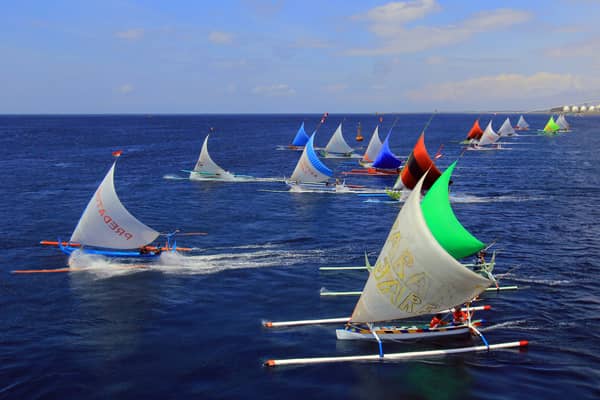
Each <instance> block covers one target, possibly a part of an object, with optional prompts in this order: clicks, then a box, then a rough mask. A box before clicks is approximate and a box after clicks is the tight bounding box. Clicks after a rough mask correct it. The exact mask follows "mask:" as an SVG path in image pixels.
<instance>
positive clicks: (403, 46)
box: [346, 1, 531, 56]
mask: <svg viewBox="0 0 600 400" xmlns="http://www.w3.org/2000/svg"><path fill="white" fill-rule="evenodd" d="M415 3H416V2H415ZM418 3H419V4H420V5H421V6H422V7H420V8H418V7H417V9H416V10H412V11H411V12H405V13H401V12H396V13H390V15H389V16H386V15H385V14H383V13H381V12H377V13H374V12H373V10H371V11H369V12H368V13H367V14H366V16H365V17H364V18H365V19H367V20H368V21H369V22H370V26H369V29H370V31H371V32H373V33H374V34H375V35H377V36H378V37H380V38H381V39H382V40H383V43H382V45H381V46H379V47H377V46H375V47H369V48H354V49H350V50H348V51H346V54H347V55H354V56H367V55H368V56H372V55H386V54H400V53H412V52H417V51H422V50H426V49H430V48H434V47H442V46H448V45H452V44H456V43H460V42H463V41H465V40H467V39H469V38H470V37H472V36H474V35H476V34H479V33H483V32H487V31H494V30H501V29H505V28H508V27H510V26H513V25H516V24H520V23H523V22H526V21H528V20H529V19H530V18H531V16H530V14H529V13H527V12H525V11H519V10H512V9H497V10H490V11H486V12H484V13H478V14H474V15H473V16H471V17H470V18H467V19H465V20H463V21H461V22H460V23H458V24H454V25H446V26H416V27H414V28H407V27H405V26H404V25H403V23H405V22H407V21H411V20H414V19H417V18H422V17H423V16H425V15H426V14H427V13H429V12H431V11H434V10H437V9H438V7H439V6H438V5H437V3H435V2H427V1H422V2H418ZM390 4H396V3H390ZM403 4H404V3H403ZM387 6H389V5H386V6H382V7H387ZM378 8H380V7H378ZM378 8H375V9H374V10H377V9H378ZM386 18H387V19H386Z"/></svg>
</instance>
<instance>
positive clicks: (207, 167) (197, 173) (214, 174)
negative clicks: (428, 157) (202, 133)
mask: <svg viewBox="0 0 600 400" xmlns="http://www.w3.org/2000/svg"><path fill="white" fill-rule="evenodd" d="M209 137H210V135H206V138H204V143H203V144H202V151H200V157H198V161H197V162H196V166H195V167H194V170H193V171H190V179H192V180H219V181H235V180H236V179H235V175H234V174H232V173H231V172H228V171H225V170H224V169H223V168H221V167H219V166H218V165H217V164H216V163H215V162H214V161H213V160H212V158H211V157H210V154H208V138H209Z"/></svg>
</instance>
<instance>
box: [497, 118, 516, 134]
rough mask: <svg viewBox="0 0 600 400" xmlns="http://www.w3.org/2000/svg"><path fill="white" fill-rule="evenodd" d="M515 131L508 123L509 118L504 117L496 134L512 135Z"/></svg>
mask: <svg viewBox="0 0 600 400" xmlns="http://www.w3.org/2000/svg"><path fill="white" fill-rule="evenodd" d="M515 133H516V132H515V129H514V128H513V127H512V125H511V124H510V118H509V117H506V119H505V120H504V123H503V124H502V126H501V127H500V129H498V134H499V135H504V136H510V135H514V134H515Z"/></svg>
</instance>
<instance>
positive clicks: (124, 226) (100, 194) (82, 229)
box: [71, 161, 158, 250]
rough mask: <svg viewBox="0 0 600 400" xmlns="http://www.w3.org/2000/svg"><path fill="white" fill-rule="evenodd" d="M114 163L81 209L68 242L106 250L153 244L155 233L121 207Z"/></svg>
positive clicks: (156, 234) (156, 235)
mask: <svg viewBox="0 0 600 400" xmlns="http://www.w3.org/2000/svg"><path fill="white" fill-rule="evenodd" d="M116 164H117V162H116V161H115V162H114V163H113V165H112V167H111V168H110V170H109V171H108V173H107V174H106V176H105V177H104V180H103V181H102V183H101V184H100V186H98V189H97V190H96V193H94V196H93V197H92V198H91V200H90V202H89V203H88V205H87V207H86V208H85V210H84V212H83V214H82V215H81V218H79V222H78V223H77V226H76V227H75V231H73V234H72V235H71V242H75V243H81V244H82V245H84V246H92V247H102V248H107V249H120V250H125V249H136V248H139V247H141V246H145V245H147V244H149V243H151V242H153V241H154V240H155V239H156V238H157V237H158V232H157V231H155V230H154V229H152V228H150V227H148V226H146V225H144V224H143V223H142V222H140V221H138V220H137V219H136V218H135V217H134V216H133V215H131V214H130V213H129V211H127V209H126V208H125V207H124V206H123V204H121V201H120V200H119V197H118V196H117V192H116V191H115V184H114V171H115V165H116Z"/></svg>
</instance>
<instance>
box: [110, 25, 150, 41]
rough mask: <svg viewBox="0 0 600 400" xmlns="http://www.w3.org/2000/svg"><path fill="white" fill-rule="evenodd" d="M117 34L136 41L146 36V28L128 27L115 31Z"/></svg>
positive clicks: (122, 37) (124, 38) (121, 37)
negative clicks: (124, 29)
mask: <svg viewBox="0 0 600 400" xmlns="http://www.w3.org/2000/svg"><path fill="white" fill-rule="evenodd" d="M115 36H116V37H117V38H119V39H123V40H130V41H136V40H140V39H142V38H143V37H144V30H143V29H142V28H137V29H128V30H126V31H120V32H115Z"/></svg>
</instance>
